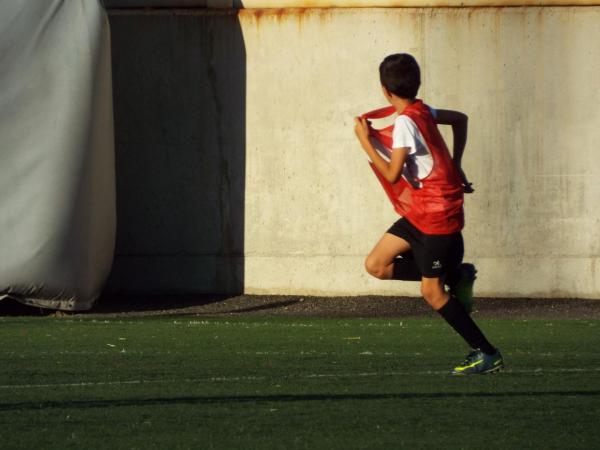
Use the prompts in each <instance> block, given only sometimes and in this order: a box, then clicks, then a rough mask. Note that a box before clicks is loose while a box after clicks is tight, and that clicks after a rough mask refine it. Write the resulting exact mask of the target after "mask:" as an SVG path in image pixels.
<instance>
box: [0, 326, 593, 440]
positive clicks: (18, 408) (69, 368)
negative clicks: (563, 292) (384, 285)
mask: <svg viewBox="0 0 600 450" xmlns="http://www.w3.org/2000/svg"><path fill="white" fill-rule="evenodd" d="M480 324H481V325H482V328H483V329H484V330H485V331H486V332H487V334H488V336H489V337H490V339H491V340H492V341H493V342H494V343H495V344H496V345H498V346H499V347H500V348H501V349H502V350H503V353H504V356H505V359H506V362H507V364H508V367H507V370H505V371H504V372H502V373H500V374H496V375H488V376H479V377H464V378H455V377H451V376H449V375H448V372H449V369H451V368H452V367H453V365H455V364H456V363H458V362H460V360H461V359H462V357H464V356H465V354H466V353H467V351H468V349H467V348H466V347H465V345H464V344H463V343H462V341H461V340H460V338H459V337H458V336H457V335H455V334H454V332H453V331H452V330H451V329H450V328H449V327H448V326H447V325H446V324H445V323H444V322H443V321H442V320H441V319H437V318H435V319H431V318H409V319H391V320H390V319H312V318H311V319H307V318H281V317H278V318H277V317H276V318H273V317H269V318H260V317H252V318H250V317H215V318H206V317H196V316H184V317H183V316H182V317H142V318H123V319H104V318H96V319H94V318H91V317H83V318H80V317H78V316H75V317H71V318H53V317H35V318H17V317H12V318H11V317H4V318H1V317H0V342H1V343H2V347H1V349H0V355H1V356H0V367H1V370H0V447H1V448H2V449H9V448H60V449H64V448H78V449H81V448H112V449H118V448H139V449H147V448H158V449H175V448H257V449H270V448H280V449H292V448H307V449H316V448H327V449H351V448H352V449H353V448H385V449H390V448H410V449H412V448H433V449H438V448H451V449H466V448H477V449H481V448H499V449H500V448H502V449H525V448H532V449H548V448H557V449H558V448H560V449H565V448H582V449H592V448H599V447H600V426H599V424H600V419H599V417H600V412H599V411H600V352H599V351H598V350H599V349H600V320H509V319H498V320H490V319H487V320H481V321H480Z"/></svg>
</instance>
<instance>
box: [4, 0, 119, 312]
mask: <svg viewBox="0 0 600 450" xmlns="http://www.w3.org/2000/svg"><path fill="white" fill-rule="evenodd" d="M115 228H116V213H115V169H114V138H113V116H112V86H111V67H110V33H109V26H108V20H107V17H106V14H105V13H104V11H103V9H102V7H101V5H100V3H99V2H98V1H97V0H0V298H1V297H3V296H5V295H10V296H14V297H15V298H17V299H19V300H20V301H22V302H24V303H28V304H32V305H37V306H42V307H47V308H57V309H65V310H82V309H88V308H90V307H91V306H92V304H93V302H94V300H95V299H96V298H97V296H98V294H99V293H100V290H101V288H102V286H103V284H104V281H105V279H106V277H107V276H108V273H109V271H110V268H111V265H112V259H113V252H114V242H115Z"/></svg>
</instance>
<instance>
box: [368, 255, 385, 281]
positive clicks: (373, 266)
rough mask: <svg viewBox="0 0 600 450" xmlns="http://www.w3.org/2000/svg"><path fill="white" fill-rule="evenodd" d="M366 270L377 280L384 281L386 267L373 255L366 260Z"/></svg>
mask: <svg viewBox="0 0 600 450" xmlns="http://www.w3.org/2000/svg"><path fill="white" fill-rule="evenodd" d="M365 270H366V271H367V272H368V273H369V274H370V275H372V276H374V277H375V278H379V279H382V278H383V277H384V271H385V267H383V265H382V264H381V263H380V262H379V261H377V259H376V258H373V257H372V256H371V255H369V256H367V259H365Z"/></svg>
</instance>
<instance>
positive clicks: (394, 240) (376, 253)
mask: <svg viewBox="0 0 600 450" xmlns="http://www.w3.org/2000/svg"><path fill="white" fill-rule="evenodd" d="M409 251H410V244H409V243H408V242H407V241H406V240H405V239H403V238H401V237H398V236H395V235H393V234H390V233H385V234H384V235H383V236H382V237H381V239H380V240H379V242H378V243H377V244H376V245H375V247H373V250H371V253H369V255H368V256H367V259H366V260H365V269H366V270H367V272H369V273H370V274H371V275H373V276H374V277H375V278H379V279H380V280H391V279H392V278H394V266H395V260H396V259H397V258H396V257H397V256H398V255H401V254H403V253H407V252H409ZM407 261H409V260H407ZM405 264H406V265H408V266H409V267H408V268H409V269H410V266H411V263H405ZM412 266H414V269H413V271H415V270H418V269H417V268H416V264H414V262H413V263H412ZM419 276H420V273H419ZM419 279H420V278H419Z"/></svg>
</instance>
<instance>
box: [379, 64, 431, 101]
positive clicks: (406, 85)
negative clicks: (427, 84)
mask: <svg viewBox="0 0 600 450" xmlns="http://www.w3.org/2000/svg"><path fill="white" fill-rule="evenodd" d="M379 78H380V80H381V84H382V85H383V86H384V87H385V88H386V89H387V90H388V91H390V92H391V93H393V94H396V95H397V96H398V97H401V98H411V99H412V98H415V97H416V96H417V92H418V91H419V86H421V69H419V64H417V60H416V59H415V58H413V57H412V56H411V55H409V54H408V53H396V54H394V55H389V56H386V58H385V59H384V60H383V61H382V63H381V64H380V65H379Z"/></svg>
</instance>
